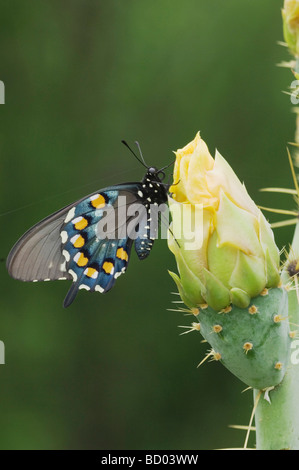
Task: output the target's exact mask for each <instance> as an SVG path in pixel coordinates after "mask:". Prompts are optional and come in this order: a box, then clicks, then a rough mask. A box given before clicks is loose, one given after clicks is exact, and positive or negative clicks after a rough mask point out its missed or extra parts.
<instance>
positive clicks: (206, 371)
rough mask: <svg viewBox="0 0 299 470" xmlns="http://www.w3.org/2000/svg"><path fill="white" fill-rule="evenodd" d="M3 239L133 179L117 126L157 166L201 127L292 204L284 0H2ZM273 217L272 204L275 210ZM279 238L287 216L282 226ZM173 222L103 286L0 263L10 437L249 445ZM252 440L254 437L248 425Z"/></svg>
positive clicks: (71, 442)
mask: <svg viewBox="0 0 299 470" xmlns="http://www.w3.org/2000/svg"><path fill="white" fill-rule="evenodd" d="M0 7H1V20H0V21H1V30H0V40H1V52H0V57H1V76H0V79H1V80H3V81H4V83H5V86H6V104H5V105H2V106H1V107H0V113H1V114H0V115H1V126H0V132H1V136H0V149H1V168H0V175H1V192H2V194H1V206H0V210H1V219H0V221H1V228H2V230H1V252H0V257H3V258H4V257H6V256H7V254H8V252H9V250H10V248H11V247H12V245H13V244H14V243H15V241H16V240H17V239H18V237H19V236H21V235H22V234H23V232H24V231H25V230H27V229H28V228H29V227H30V226H31V225H33V224H34V223H36V222H37V221H39V220H40V219H42V218H43V217H45V216H47V215H48V214H50V213H52V212H54V211H56V210H57V209H59V208H60V207H63V206H64V205H66V204H68V203H70V202H72V201H74V200H76V199H79V198H81V197H82V196H84V195H86V194H88V193H90V192H92V191H95V190H97V189H99V188H101V187H104V186H107V185H110V184H113V183H119V182H125V181H133V180H139V179H141V177H142V176H143V168H142V167H141V166H140V165H139V164H138V162H136V161H135V160H134V158H133V157H132V155H130V153H129V152H128V151H127V149H126V148H125V147H124V146H123V145H121V143H120V141H121V139H126V140H127V141H129V142H130V143H133V142H134V140H136V139H138V140H139V141H140V143H141V146H142V149H143V152H144V155H145V157H146V160H147V161H148V162H150V164H153V165H156V166H163V165H166V164H167V163H169V162H170V161H171V160H172V159H173V154H172V151H173V150H176V149H177V148H179V147H182V146H184V145H185V144H186V143H188V142H189V141H190V140H191V139H193V137H194V135H195V133H196V132H197V131H198V130H200V131H201V133H202V137H203V138H204V139H205V141H206V142H207V143H208V145H209V148H210V151H211V153H212V154H214V151H215V148H217V149H219V151H220V152H221V153H222V155H223V156H224V157H225V158H226V159H227V160H228V161H229V163H230V164H231V166H232V167H233V168H234V170H235V171H236V173H237V174H238V176H239V177H240V179H241V180H243V181H245V183H246V186H247V188H248V191H249V193H250V195H251V196H252V197H253V198H254V200H255V201H256V203H258V204H262V205H268V206H279V207H281V208H286V209H291V208H292V207H293V201H292V199H291V197H290V196H280V197H277V196H276V195H270V194H265V193H260V192H259V188H261V187H264V186H270V185H272V186H287V187H292V180H291V174H290V169H289V166H288V162H287V156H286V144H287V142H288V141H290V140H292V139H293V134H294V128H295V125H294V121H295V119H294V114H292V113H291V104H290V100H289V97H288V96H287V95H285V94H283V93H282V90H286V89H287V88H288V86H289V85H290V83H291V81H292V76H291V73H290V72H289V71H288V70H285V69H282V68H278V67H276V64H277V63H278V62H280V61H281V60H287V59H288V54H287V51H286V49H284V48H283V47H281V46H279V45H277V41H278V40H282V32H281V30H282V28H281V13H280V9H281V7H282V1H281V0H279V1H278V0H275V1H273V0H264V1H263V2H261V1H259V0H254V1H253V0H243V1H241V2H240V1H239V0H226V1H225V2H222V1H221V0H202V1H199V0H185V1H179V0H151V1H150V2H149V1H145V0H143V1H139V2H137V1H133V0H125V1H124V0H122V1H121V0H118V1H117V0H105V1H104V0H103V1H101V0H97V1H96V0H72V1H71V0H64V1H63V2H61V1H59V0H51V1H44V2H41V1H40V0H30V1H27V2H24V1H22V0H9V1H4V0H1V1H0ZM280 219H281V217H280V218H279V217H277V216H274V215H272V214H270V221H276V220H280ZM275 236H276V240H277V244H278V246H279V247H280V248H282V247H283V246H285V245H288V243H289V242H290V240H291V236H292V228H282V229H277V230H276V232H275ZM167 269H172V270H175V269H176V268H175V262H174V258H173V256H172V254H171V253H170V252H169V251H168V249H167V244H166V242H165V240H160V241H158V242H156V244H155V247H154V249H153V251H152V254H151V256H150V257H149V258H148V259H147V260H145V261H143V262H142V263H141V262H140V261H139V260H138V259H137V256H136V255H135V253H133V256H132V258H131V262H130V267H129V269H128V272H127V274H126V275H125V276H123V277H122V278H121V279H120V280H119V281H118V282H117V284H116V286H115V288H114V289H113V290H112V291H110V292H109V293H108V294H107V295H105V296H101V295H100V294H89V293H87V292H84V291H81V292H80V294H79V295H78V297H77V299H76V301H75V303H74V304H73V305H72V306H71V307H70V308H69V309H66V310H65V309H63V308H62V301H63V299H64V296H65V294H66V291H67V289H68V287H69V282H67V281H65V282H53V283H39V284H32V283H28V284H27V283H22V282H18V281H15V280H13V279H11V278H9V276H8V274H7V272H6V269H5V263H3V262H2V263H1V266H0V270H1V271H0V272H1V300H0V302H1V312H0V339H1V340H3V341H4V343H5V347H6V365H2V366H0V448H1V449H171V450H174V449H212V448H222V447H236V446H242V445H243V441H244V437H245V436H244V432H242V431H236V430H231V429H229V428H228V425H229V424H244V425H245V424H247V423H248V422H249V417H250V413H251V410H252V393H251V391H249V392H246V393H243V394H241V392H242V390H243V389H244V388H245V385H244V384H242V383H241V382H240V381H239V380H237V379H236V378H234V377H233V376H232V375H231V374H230V373H228V372H227V371H226V370H225V369H224V367H222V366H221V365H220V364H219V363H215V362H212V363H208V362H206V363H205V364H204V365H203V366H202V367H201V368H199V369H197V367H196V366H197V364H198V363H199V362H200V360H201V359H202V358H203V357H204V355H205V353H206V349H207V346H206V345H205V344H202V343H201V337H200V335H198V334H196V333H192V334H189V335H183V336H180V335H179V333H181V330H180V329H179V328H178V325H187V324H189V323H190V318H189V317H183V316H182V315H181V314H180V313H175V312H169V311H167V310H166V309H167V308H171V307H172V304H171V301H172V300H173V299H174V296H173V295H172V294H171V291H173V290H174V285H173V282H172V280H171V278H170V276H169V275H168V273H167ZM251 441H252V442H251V443H252V445H253V444H254V439H251Z"/></svg>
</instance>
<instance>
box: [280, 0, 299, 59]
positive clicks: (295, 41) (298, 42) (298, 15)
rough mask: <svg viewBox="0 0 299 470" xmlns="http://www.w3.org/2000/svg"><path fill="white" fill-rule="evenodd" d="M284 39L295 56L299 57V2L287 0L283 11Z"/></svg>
mask: <svg viewBox="0 0 299 470" xmlns="http://www.w3.org/2000/svg"><path fill="white" fill-rule="evenodd" d="M282 20H283V34H284V39H285V41H286V43H287V45H288V47H289V49H290V51H291V52H292V54H294V55H295V56H299V1H298V0H285V1H284V8H283V10H282Z"/></svg>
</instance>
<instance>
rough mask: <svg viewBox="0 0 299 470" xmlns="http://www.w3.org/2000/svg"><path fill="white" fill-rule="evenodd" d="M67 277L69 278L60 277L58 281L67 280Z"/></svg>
mask: <svg viewBox="0 0 299 470" xmlns="http://www.w3.org/2000/svg"><path fill="white" fill-rule="evenodd" d="M66 279H67V278H66V277H59V278H58V281H66Z"/></svg>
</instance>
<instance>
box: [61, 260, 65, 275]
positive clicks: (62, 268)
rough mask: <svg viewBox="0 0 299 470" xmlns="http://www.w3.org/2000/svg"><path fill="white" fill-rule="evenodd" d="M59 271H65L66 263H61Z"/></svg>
mask: <svg viewBox="0 0 299 470" xmlns="http://www.w3.org/2000/svg"><path fill="white" fill-rule="evenodd" d="M60 271H61V272H63V273H64V272H65V271H66V261H64V262H63V263H61V265H60Z"/></svg>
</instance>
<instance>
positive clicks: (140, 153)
mask: <svg viewBox="0 0 299 470" xmlns="http://www.w3.org/2000/svg"><path fill="white" fill-rule="evenodd" d="M135 144H136V145H137V148H138V150H139V155H140V157H141V160H142V161H143V163H144V165H145V166H146V168H149V166H148V165H147V164H146V163H145V160H144V157H143V155H142V152H141V148H140V145H139V142H138V141H137V140H135Z"/></svg>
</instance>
